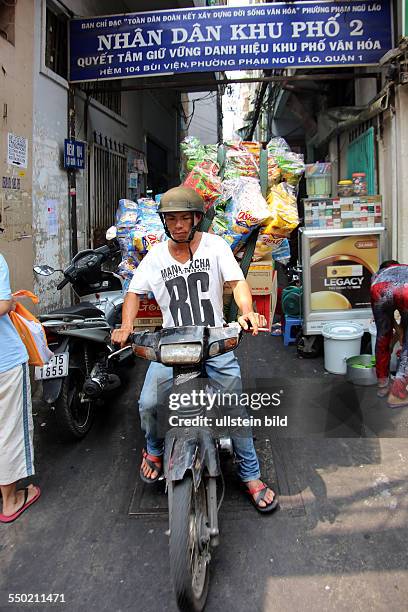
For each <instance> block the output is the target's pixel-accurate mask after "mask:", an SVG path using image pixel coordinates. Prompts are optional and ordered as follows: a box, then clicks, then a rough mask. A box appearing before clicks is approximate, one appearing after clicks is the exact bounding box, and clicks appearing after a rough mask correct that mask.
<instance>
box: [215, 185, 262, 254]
mask: <svg viewBox="0 0 408 612" xmlns="http://www.w3.org/2000/svg"><path fill="white" fill-rule="evenodd" d="M222 192H223V196H222V197H223V200H224V202H226V204H225V205H224V207H222V206H216V215H215V218H214V222H213V226H212V229H213V231H214V233H215V234H218V235H219V236H222V237H223V238H224V240H226V242H228V244H229V245H230V247H231V249H232V250H233V251H234V252H235V251H238V250H239V249H240V248H241V247H242V245H243V244H244V243H245V242H246V240H247V239H248V237H249V235H250V233H251V232H252V231H253V229H254V228H255V227H257V226H259V225H261V224H262V223H264V222H265V221H266V220H267V219H268V217H269V216H270V213H269V209H268V206H267V204H266V201H265V199H264V197H263V196H262V193H261V188H260V185H259V181H258V180H257V179H254V178H249V177H241V178H238V179H233V180H226V181H224V182H223V183H222Z"/></svg>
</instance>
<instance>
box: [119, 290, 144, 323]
mask: <svg viewBox="0 0 408 612" xmlns="http://www.w3.org/2000/svg"><path fill="white" fill-rule="evenodd" d="M139 304H140V297H139V296H138V295H137V293H130V292H128V293H127V294H126V297H125V301H124V304H123V309H122V328H127V329H133V322H134V320H135V317H136V315H137V313H138V310H139Z"/></svg>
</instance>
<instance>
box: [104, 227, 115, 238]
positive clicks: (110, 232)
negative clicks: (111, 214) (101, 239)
mask: <svg viewBox="0 0 408 612" xmlns="http://www.w3.org/2000/svg"><path fill="white" fill-rule="evenodd" d="M116 236H117V230H116V225H112V226H111V227H109V228H108V229H107V230H106V240H113V239H114V238H116Z"/></svg>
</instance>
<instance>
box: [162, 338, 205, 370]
mask: <svg viewBox="0 0 408 612" xmlns="http://www.w3.org/2000/svg"><path fill="white" fill-rule="evenodd" d="M201 352H202V351H201V344H198V343H190V344H165V345H164V346H162V347H161V352H160V356H161V361H162V363H164V364H166V363H167V364H169V365H171V364H185V365H190V364H191V365H193V364H195V363H199V362H200V360H201Z"/></svg>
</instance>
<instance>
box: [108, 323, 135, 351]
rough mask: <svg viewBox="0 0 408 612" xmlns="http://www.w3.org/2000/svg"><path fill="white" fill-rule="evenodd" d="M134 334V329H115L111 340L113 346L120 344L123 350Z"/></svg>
mask: <svg viewBox="0 0 408 612" xmlns="http://www.w3.org/2000/svg"><path fill="white" fill-rule="evenodd" d="M132 332H133V328H132V327H121V328H120V329H114V330H113V332H112V336H111V340H112V342H113V344H120V348H123V347H124V346H125V345H126V344H127V343H128V340H129V336H130V334H131V333H132Z"/></svg>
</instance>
